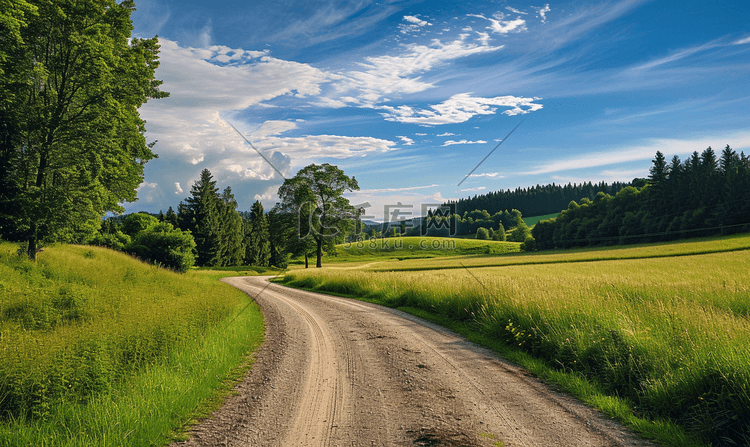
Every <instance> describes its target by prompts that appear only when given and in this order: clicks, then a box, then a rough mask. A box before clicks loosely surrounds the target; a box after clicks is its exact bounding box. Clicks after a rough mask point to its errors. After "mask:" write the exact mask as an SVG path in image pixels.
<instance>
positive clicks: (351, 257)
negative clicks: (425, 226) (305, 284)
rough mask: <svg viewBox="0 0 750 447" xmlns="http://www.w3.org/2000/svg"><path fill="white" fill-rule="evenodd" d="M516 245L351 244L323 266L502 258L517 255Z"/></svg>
mask: <svg viewBox="0 0 750 447" xmlns="http://www.w3.org/2000/svg"><path fill="white" fill-rule="evenodd" d="M520 245H521V244H518V243H515V242H497V241H487V240H479V239H462V238H445V237H418V236H410V237H394V238H385V239H373V240H366V241H362V242H352V243H348V244H341V245H337V246H336V251H337V254H336V256H326V257H325V259H324V262H329V263H330V262H335V263H342V262H346V263H349V262H363V261H384V260H396V261H399V260H405V259H417V260H419V259H430V258H438V257H446V256H449V257H453V256H466V255H479V254H483V255H487V254H494V255H498V254H504V253H513V252H519V251H520Z"/></svg>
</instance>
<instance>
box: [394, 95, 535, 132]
mask: <svg viewBox="0 0 750 447" xmlns="http://www.w3.org/2000/svg"><path fill="white" fill-rule="evenodd" d="M538 100H541V98H523V97H516V96H498V97H495V98H479V97H474V96H471V93H459V94H457V95H453V96H451V97H450V98H449V99H447V100H445V101H443V102H442V103H440V104H436V105H432V106H430V109H431V110H425V109H422V110H418V109H417V110H415V109H413V108H411V107H409V106H399V107H391V106H381V107H379V109H380V110H383V111H384V112H383V113H382V115H383V116H384V117H385V119H386V120H387V121H396V122H399V123H411V124H420V125H425V126H436V125H442V124H455V123H463V122H466V121H468V120H470V119H471V118H473V117H474V116H476V115H492V114H494V113H495V112H496V111H497V108H498V107H508V108H509V109H508V110H505V111H503V112H502V113H503V114H505V115H508V116H514V115H523V114H526V113H529V112H534V111H537V110H540V109H542V107H543V105H542V104H539V103H535V102H534V101H538Z"/></svg>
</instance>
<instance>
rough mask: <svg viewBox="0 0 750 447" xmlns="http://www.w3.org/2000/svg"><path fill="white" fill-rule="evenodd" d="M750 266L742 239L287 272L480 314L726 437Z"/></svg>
mask: <svg viewBox="0 0 750 447" xmlns="http://www.w3.org/2000/svg"><path fill="white" fill-rule="evenodd" d="M745 238H747V236H745ZM647 251H648V250H647ZM677 251H679V250H677ZM611 255H612V256H616V254H615V253H611ZM553 256H560V255H553ZM563 256H564V255H563ZM536 258H537V259H538V260H544V259H543V256H536ZM450 262H451V261H449V260H445V261H443V263H450ZM453 262H454V264H457V265H458V266H459V267H460V263H463V261H462V260H460V259H456V260H453ZM749 267H750V251H747V250H745V251H730V252H724V253H714V254H703V255H686V256H679V257H671V258H645V259H623V260H606V261H592V262H579V263H562V262H556V263H549V264H546V263H539V264H535V265H507V266H504V267H485V268H471V269H464V268H463V267H461V268H460V269H450V270H446V269H443V270H423V271H413V272H388V271H371V272H368V273H367V274H363V272H362V271H356V270H354V271H350V270H335V271H334V270H328V271H326V270H325V269H324V270H322V271H312V272H308V271H305V272H301V271H295V272H291V273H289V274H287V277H286V279H285V281H286V282H288V283H289V284H292V285H297V286H301V287H308V288H315V289H318V290H329V291H333V292H338V293H345V294H349V295H353V296H360V297H365V298H371V299H375V300H378V301H380V302H383V303H385V304H388V305H391V306H396V307H400V306H407V307H413V308H418V309H424V310H428V311H430V312H433V313H436V314H439V315H442V316H443V317H447V318H449V319H451V320H452V321H459V322H466V323H470V324H473V325H474V326H475V327H476V328H477V329H479V330H481V331H482V332H483V333H484V334H486V335H487V336H489V337H490V338H491V339H494V340H497V341H502V342H503V343H505V344H506V345H508V346H515V347H516V348H517V349H520V350H522V351H524V352H527V353H529V354H531V355H533V356H535V357H536V358H540V359H543V360H544V361H545V362H546V363H547V364H548V365H549V366H550V367H552V368H556V369H557V370H559V371H566V372H568V373H573V374H574V375H577V376H579V377H581V378H583V379H585V380H587V381H589V382H591V383H593V384H594V385H595V386H596V387H597V388H598V389H600V390H602V391H603V392H604V393H606V394H607V395H610V396H613V397H616V398H619V399H620V400H621V401H622V402H623V403H624V404H625V405H627V406H629V407H630V408H631V410H632V412H634V413H635V415H636V416H638V417H640V418H642V419H645V420H649V421H653V420H669V421H673V422H675V423H677V424H679V425H680V426H682V427H684V429H685V430H687V432H688V433H690V434H691V436H693V437H694V438H695V439H697V440H704V441H707V442H710V443H711V444H713V445H721V446H723V445H734V444H733V443H736V444H739V445H750V321H749V320H748V318H749V316H750V269H749ZM668 442H669V441H668ZM671 442H672V443H673V445H679V444H680V443H681V441H674V440H672V441H671Z"/></svg>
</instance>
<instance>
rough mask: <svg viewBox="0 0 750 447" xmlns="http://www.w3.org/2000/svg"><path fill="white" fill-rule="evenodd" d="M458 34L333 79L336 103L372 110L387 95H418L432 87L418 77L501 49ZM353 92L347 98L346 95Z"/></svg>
mask: <svg viewBox="0 0 750 447" xmlns="http://www.w3.org/2000/svg"><path fill="white" fill-rule="evenodd" d="M467 38H468V35H461V36H460V37H459V39H457V40H454V41H453V42H449V43H443V42H441V41H439V40H437V39H435V40H433V41H432V43H431V44H430V45H419V44H409V45H403V46H402V47H403V49H404V50H403V51H402V52H401V54H398V55H395V56H391V55H387V56H372V57H367V58H365V61H364V62H362V63H360V64H359V65H360V66H361V67H362V68H363V70H352V71H348V72H345V73H343V74H341V75H338V76H335V77H332V78H335V80H336V81H337V83H336V85H335V89H336V91H337V93H338V94H339V95H340V96H339V98H338V100H341V101H345V102H349V103H351V104H352V105H359V106H366V107H374V106H375V104H377V103H380V102H383V101H386V100H388V96H389V95H400V94H410V93H418V92H421V91H424V90H427V89H430V88H432V87H434V85H433V84H432V83H429V82H425V81H423V80H422V79H421V76H420V74H422V73H425V72H427V71H430V70H432V69H433V68H435V67H437V66H439V65H442V64H444V63H447V62H449V61H452V60H455V59H458V58H463V57H467V56H472V55H476V54H482V53H488V52H493V51H498V50H500V49H501V48H503V47H502V46H489V45H486V44H477V43H473V42H468V41H467ZM352 91H353V92H356V93H355V95H356V97H354V96H347V92H352Z"/></svg>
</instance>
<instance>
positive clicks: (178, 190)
mask: <svg viewBox="0 0 750 447" xmlns="http://www.w3.org/2000/svg"><path fill="white" fill-rule="evenodd" d="M174 193H175V194H182V193H183V191H182V187H181V186H180V182H174Z"/></svg>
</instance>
